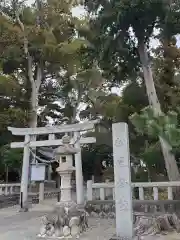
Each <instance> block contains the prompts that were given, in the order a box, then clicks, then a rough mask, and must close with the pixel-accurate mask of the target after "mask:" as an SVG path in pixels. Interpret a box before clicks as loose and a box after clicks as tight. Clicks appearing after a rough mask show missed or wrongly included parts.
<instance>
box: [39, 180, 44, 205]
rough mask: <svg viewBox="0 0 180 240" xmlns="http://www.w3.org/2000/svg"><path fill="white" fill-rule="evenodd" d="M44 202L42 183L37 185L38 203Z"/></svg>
mask: <svg viewBox="0 0 180 240" xmlns="http://www.w3.org/2000/svg"><path fill="white" fill-rule="evenodd" d="M42 201H44V182H41V183H40V184H39V203H41V202H42Z"/></svg>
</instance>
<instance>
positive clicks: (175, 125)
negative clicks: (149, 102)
mask: <svg viewBox="0 0 180 240" xmlns="http://www.w3.org/2000/svg"><path fill="white" fill-rule="evenodd" d="M178 114H179V113H178V112H173V111H168V112H167V113H166V114H162V115H160V116H154V114H153V111H152V109H151V108H145V109H143V110H142V111H141V114H134V115H133V116H131V122H132V123H133V125H134V126H135V127H136V130H137V131H138V132H139V133H141V134H144V133H145V134H148V136H150V137H152V138H157V137H158V136H161V137H162V138H164V139H166V141H168V142H169V144H170V145H171V146H172V147H175V148H177V147H180V129H179V122H178Z"/></svg>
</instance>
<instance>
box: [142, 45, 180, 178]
mask: <svg viewBox="0 0 180 240" xmlns="http://www.w3.org/2000/svg"><path fill="white" fill-rule="evenodd" d="M138 51H139V55H140V60H141V64H142V68H143V74H144V81H145V86H146V91H147V95H148V100H149V105H150V106H151V107H152V109H153V111H154V114H155V115H159V114H161V113H162V111H161V106H160V103H159V100H158V97H157V93H156V89H155V86H154V81H153V74H152V69H151V66H150V62H149V58H148V53H147V50H146V45H145V43H144V42H140V43H139V47H138ZM159 141H160V143H161V149H162V153H163V156H164V161H165V166H166V170H167V174H168V178H169V180H170V181H178V180H180V173H179V169H178V166H177V163H176V159H175V157H174V155H173V154H172V153H171V150H172V147H171V146H170V145H169V143H168V142H167V141H166V140H165V139H163V138H162V137H161V136H159Z"/></svg>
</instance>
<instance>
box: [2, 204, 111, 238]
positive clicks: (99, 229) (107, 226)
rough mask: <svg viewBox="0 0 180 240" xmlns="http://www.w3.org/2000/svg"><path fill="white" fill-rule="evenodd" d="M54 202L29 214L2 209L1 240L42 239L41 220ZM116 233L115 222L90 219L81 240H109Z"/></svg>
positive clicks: (12, 208) (16, 207)
mask: <svg viewBox="0 0 180 240" xmlns="http://www.w3.org/2000/svg"><path fill="white" fill-rule="evenodd" d="M54 202H55V201H54ZM54 202H52V201H49V202H48V201H47V202H46V204H39V205H34V206H33V208H32V209H31V210H30V211H29V212H28V213H19V212H18V209H19V207H18V206H14V207H9V208H6V209H1V210H0V240H1V239H2V240H37V239H40V238H38V237H37V235H38V233H39V229H40V225H41V219H40V218H41V217H42V216H43V215H45V214H46V213H47V212H49V211H50V210H51V209H52V206H53V203H54ZM50 203H51V204H50ZM114 233H115V226H114V221H113V220H106V219H101V220H100V219H89V229H88V231H87V232H85V233H84V234H83V235H81V237H80V240H109V239H110V238H111V237H112V236H113V234H114Z"/></svg>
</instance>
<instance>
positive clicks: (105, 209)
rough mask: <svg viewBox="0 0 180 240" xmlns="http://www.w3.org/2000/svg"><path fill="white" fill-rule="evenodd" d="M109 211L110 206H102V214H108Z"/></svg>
mask: <svg viewBox="0 0 180 240" xmlns="http://www.w3.org/2000/svg"><path fill="white" fill-rule="evenodd" d="M109 210H110V206H109V205H108V204H106V205H104V207H103V211H104V212H109Z"/></svg>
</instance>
